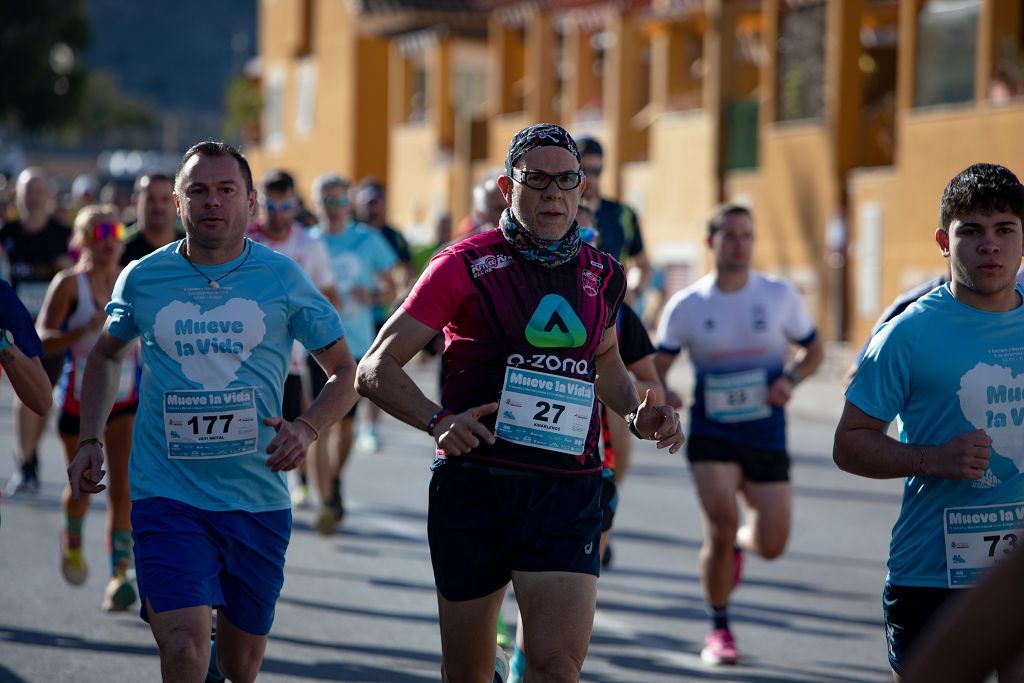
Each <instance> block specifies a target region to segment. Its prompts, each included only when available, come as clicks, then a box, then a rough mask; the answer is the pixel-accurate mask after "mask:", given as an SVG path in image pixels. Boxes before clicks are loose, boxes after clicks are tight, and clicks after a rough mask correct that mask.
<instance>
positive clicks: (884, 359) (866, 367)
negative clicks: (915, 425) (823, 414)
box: [846, 322, 913, 422]
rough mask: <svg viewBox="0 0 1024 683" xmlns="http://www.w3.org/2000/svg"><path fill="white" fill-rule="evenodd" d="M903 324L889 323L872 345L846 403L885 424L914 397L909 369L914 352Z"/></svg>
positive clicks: (850, 388)
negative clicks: (912, 395)
mask: <svg viewBox="0 0 1024 683" xmlns="http://www.w3.org/2000/svg"><path fill="white" fill-rule="evenodd" d="M900 327H901V326H900V325H896V324H893V323H891V322H890V323H886V324H885V325H883V326H882V327H881V328H880V329H879V330H878V332H876V333H875V335H874V336H873V337H872V338H871V340H870V341H869V342H868V348H867V351H866V352H865V354H864V359H863V360H862V361H861V364H860V367H859V368H858V369H857V374H856V375H854V376H853V381H852V382H850V386H849V388H848V389H847V390H846V400H848V401H849V402H850V403H852V404H853V405H855V406H857V407H858V408H860V409H861V410H862V411H864V412H865V413H867V414H868V415H870V416H871V417H873V418H875V419H876V420H881V421H883V422H891V421H892V420H893V419H894V418H895V417H896V415H897V414H898V413H899V412H900V411H901V410H902V409H903V407H904V406H905V405H906V402H907V397H908V396H909V394H910V386H909V384H910V382H909V376H910V373H909V368H910V359H911V356H912V353H913V348H912V344H910V343H908V340H909V339H910V336H911V335H907V334H904V333H903V332H904V331H903V330H901V329H900Z"/></svg>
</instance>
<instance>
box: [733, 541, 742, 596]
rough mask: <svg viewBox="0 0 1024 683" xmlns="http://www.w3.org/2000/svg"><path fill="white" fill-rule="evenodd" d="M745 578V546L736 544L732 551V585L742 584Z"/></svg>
mask: <svg viewBox="0 0 1024 683" xmlns="http://www.w3.org/2000/svg"><path fill="white" fill-rule="evenodd" d="M742 578H743V548H741V547H739V546H736V549H735V550H733V551H732V587H733V588H736V586H738V585H740V580H741V579H742Z"/></svg>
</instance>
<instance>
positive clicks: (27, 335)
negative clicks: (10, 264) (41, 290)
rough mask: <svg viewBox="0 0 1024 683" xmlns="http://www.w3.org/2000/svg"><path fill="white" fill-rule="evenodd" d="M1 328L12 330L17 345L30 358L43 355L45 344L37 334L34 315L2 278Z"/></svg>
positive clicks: (0, 281) (0, 287)
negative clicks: (33, 320)
mask: <svg viewBox="0 0 1024 683" xmlns="http://www.w3.org/2000/svg"><path fill="white" fill-rule="evenodd" d="M0 329H4V330H7V331H8V332H10V333H11V337H12V338H13V339H14V344H15V346H17V347H18V348H19V349H21V352H22V353H24V354H25V355H26V356H28V357H29V358H35V357H39V356H42V355H43V344H42V342H40V341H39V335H38V334H36V329H35V325H34V324H33V322H32V316H31V315H30V314H29V312H28V309H27V308H25V304H23V303H21V300H20V299H18V297H17V296H16V295H15V294H14V289H13V288H12V287H11V285H10V284H8V283H7V282H5V281H4V280H0Z"/></svg>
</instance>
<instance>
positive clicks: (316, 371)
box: [306, 355, 360, 417]
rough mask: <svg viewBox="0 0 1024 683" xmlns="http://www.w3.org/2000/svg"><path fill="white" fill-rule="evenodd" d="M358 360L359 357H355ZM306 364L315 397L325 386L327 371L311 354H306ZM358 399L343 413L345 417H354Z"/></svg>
mask: <svg viewBox="0 0 1024 683" xmlns="http://www.w3.org/2000/svg"><path fill="white" fill-rule="evenodd" d="M356 362H357V363H358V362H359V359H356ZM306 365H308V366H309V380H310V384H311V385H312V388H313V398H314V399H315V398H316V397H317V396H319V395H320V392H321V391H323V390H324V387H325V386H327V373H326V372H324V369H323V368H322V367H320V364H319V363H317V362H316V358H313V356H311V355H310V356H306ZM359 401H360V399H358V398H357V399H356V402H355V403H354V404H352V409H351V410H349V411H348V412H347V413H345V417H355V416H356V407H357V406H358V405H359Z"/></svg>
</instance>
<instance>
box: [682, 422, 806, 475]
mask: <svg viewBox="0 0 1024 683" xmlns="http://www.w3.org/2000/svg"><path fill="white" fill-rule="evenodd" d="M686 457H687V459H688V460H689V461H690V464H691V465H692V464H693V463H696V462H734V463H736V464H738V465H739V466H740V469H741V470H743V476H744V477H746V478H747V479H748V480H749V481H752V482H755V483H758V484H768V483H773V482H779V481H789V455H787V454H786V451H769V450H764V449H761V448H753V447H752V446H746V445H744V444H741V443H736V442H734V441H727V440H725V439H717V438H715V437H712V436H700V435H697V434H693V435H691V436H690V438H689V439H687V440H686Z"/></svg>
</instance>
